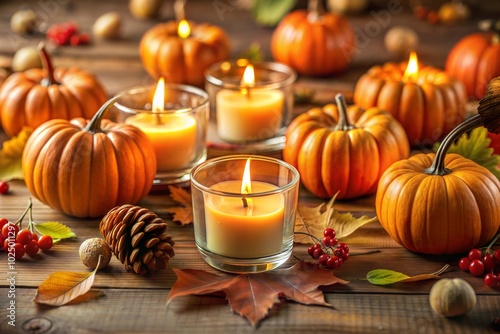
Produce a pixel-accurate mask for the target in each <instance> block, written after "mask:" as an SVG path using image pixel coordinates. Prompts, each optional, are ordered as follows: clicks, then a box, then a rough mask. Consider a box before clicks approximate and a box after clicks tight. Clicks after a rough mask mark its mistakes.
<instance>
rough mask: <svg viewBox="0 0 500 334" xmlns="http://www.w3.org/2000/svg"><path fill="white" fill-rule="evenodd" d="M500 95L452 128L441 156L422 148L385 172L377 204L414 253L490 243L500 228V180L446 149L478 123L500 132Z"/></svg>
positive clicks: (391, 229)
mask: <svg viewBox="0 0 500 334" xmlns="http://www.w3.org/2000/svg"><path fill="white" fill-rule="evenodd" d="M498 79H499V80H498V91H499V92H500V78H498ZM498 96H500V95H496V97H494V98H492V99H490V100H489V101H486V103H484V104H481V103H480V108H479V114H478V115H476V116H473V117H472V118H470V119H468V120H467V121H465V122H464V123H462V124H461V125H459V126H458V127H456V128H455V129H454V130H453V131H451V132H450V134H449V135H448V136H447V137H446V138H445V139H444V140H443V142H442V143H441V145H440V147H439V149H438V151H437V153H436V154H435V155H434V154H432V153H429V154H423V153H421V154H418V155H415V156H412V157H411V158H409V159H407V160H402V161H398V162H396V163H395V164H393V165H392V166H390V167H389V168H388V169H387V170H386V171H385V172H384V174H383V175H382V177H381V178H380V182H379V186H378V190H377V196H376V202H375V206H376V211H377V216H378V219H379V221H380V223H381V224H382V226H383V227H384V228H385V230H386V231H387V233H388V234H389V235H390V236H391V237H392V238H393V239H394V240H395V241H396V242H398V243H399V244H401V245H402V246H404V247H406V248H407V249H409V250H411V251H413V252H418V253H425V254H455V253H463V252H466V251H469V250H470V249H471V248H474V247H478V246H482V245H484V244H485V243H486V242H488V241H489V240H491V239H492V238H493V237H494V236H495V234H496V233H497V232H498V230H499V227H500V182H499V181H498V179H497V178H496V177H495V176H494V175H493V174H492V173H491V172H490V171H488V170H487V169H486V168H484V167H482V166H480V165H478V164H477V163H475V162H473V161H472V160H469V159H467V158H464V157H462V156H460V155H457V154H448V155H447V154H446V152H447V150H448V148H449V147H450V145H451V144H452V143H453V142H454V141H455V140H456V139H458V138H459V137H460V136H461V135H462V134H463V133H466V132H467V131H470V130H472V129H473V128H475V127H477V126H480V125H484V126H485V127H486V128H488V129H489V130H490V131H494V132H497V133H498V132H500V123H499V122H498V120H499V119H500V109H499V108H500V99H499V98H498ZM491 104H496V107H491Z"/></svg>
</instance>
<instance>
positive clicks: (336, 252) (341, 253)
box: [333, 248, 345, 258]
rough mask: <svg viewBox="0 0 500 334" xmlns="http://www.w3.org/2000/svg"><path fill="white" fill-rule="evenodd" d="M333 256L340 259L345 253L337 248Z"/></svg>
mask: <svg viewBox="0 0 500 334" xmlns="http://www.w3.org/2000/svg"><path fill="white" fill-rule="evenodd" d="M333 254H334V255H335V256H336V257H340V258H343V257H344V256H345V251H344V250H343V249H342V248H337V249H336V250H335V251H334V252H333Z"/></svg>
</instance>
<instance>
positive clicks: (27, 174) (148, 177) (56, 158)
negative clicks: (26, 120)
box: [22, 97, 156, 218]
mask: <svg viewBox="0 0 500 334" xmlns="http://www.w3.org/2000/svg"><path fill="white" fill-rule="evenodd" d="M117 98H118V97H116V98H114V99H112V100H109V101H108V102H107V103H106V104H104V105H103V106H102V107H101V109H99V111H98V112H97V113H96V114H95V116H94V117H93V118H92V120H90V122H88V121H86V120H85V119H83V118H75V119H72V120H71V121H67V120H63V119H55V120H50V121H47V122H45V123H43V124H42V125H40V126H39V127H38V128H37V129H36V130H35V131H34V132H33V133H32V134H31V136H30V137H29V139H28V141H27V143H26V146H25V148H24V151H23V157H22V167H23V174H24V180H25V182H26V187H27V188H28V190H29V191H30V193H31V194H32V195H33V196H34V197H36V198H37V199H39V200H40V201H41V202H42V203H45V204H47V205H48V206H50V207H52V208H54V209H57V210H59V211H62V212H64V213H66V214H68V215H70V216H75V217H82V218H83V217H100V216H103V215H104V214H106V213H107V212H108V211H109V210H110V209H112V208H113V207H115V206H118V205H122V204H134V203H137V202H138V201H139V200H141V199H142V198H143V197H144V196H146V195H147V194H148V193H149V191H150V190H151V187H152V185H153V179H154V177H155V174H156V156H155V152H154V149H153V146H152V144H151V142H150V141H149V139H148V138H147V137H146V135H145V134H144V133H143V132H142V131H141V130H139V129H138V128H136V127H134V126H132V125H128V124H118V123H114V122H111V121H109V120H102V118H103V117H104V115H105V113H106V112H107V110H108V109H109V108H110V107H111V106H112V104H113V103H114V102H115V101H116V99H117Z"/></svg>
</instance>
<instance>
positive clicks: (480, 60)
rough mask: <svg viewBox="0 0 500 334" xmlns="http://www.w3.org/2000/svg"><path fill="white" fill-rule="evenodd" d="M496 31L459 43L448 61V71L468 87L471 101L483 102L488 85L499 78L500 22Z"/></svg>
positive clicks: (478, 34)
mask: <svg viewBox="0 0 500 334" xmlns="http://www.w3.org/2000/svg"><path fill="white" fill-rule="evenodd" d="M492 27H493V28H494V27H496V30H494V31H492V32H488V33H473V34H469V35H467V36H465V37H464V38H462V39H461V40H459V41H458V43H457V44H455V46H454V47H453V48H452V49H451V51H450V53H449V54H448V57H447V58H446V66H445V70H446V72H447V73H449V74H450V75H453V76H454V77H456V78H457V79H459V80H461V81H462V82H463V83H464V84H465V88H466V89H467V93H468V95H469V96H471V97H475V98H477V99H481V98H482V97H483V96H484V92H485V90H486V85H487V84H488V82H489V81H490V80H491V79H493V78H494V77H497V76H499V75H500V21H498V22H497V24H494V25H492Z"/></svg>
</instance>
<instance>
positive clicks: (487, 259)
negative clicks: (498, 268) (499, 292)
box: [483, 254, 495, 273]
mask: <svg viewBox="0 0 500 334" xmlns="http://www.w3.org/2000/svg"><path fill="white" fill-rule="evenodd" d="M483 264H484V271H485V272H487V273H489V272H490V271H492V270H493V269H495V258H494V257H493V255H492V254H486V255H485V256H483Z"/></svg>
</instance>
